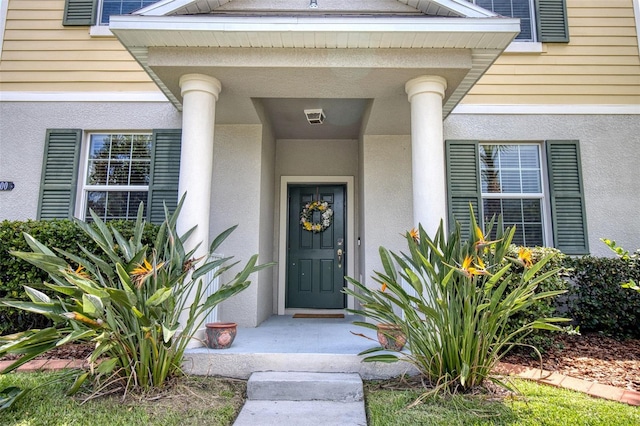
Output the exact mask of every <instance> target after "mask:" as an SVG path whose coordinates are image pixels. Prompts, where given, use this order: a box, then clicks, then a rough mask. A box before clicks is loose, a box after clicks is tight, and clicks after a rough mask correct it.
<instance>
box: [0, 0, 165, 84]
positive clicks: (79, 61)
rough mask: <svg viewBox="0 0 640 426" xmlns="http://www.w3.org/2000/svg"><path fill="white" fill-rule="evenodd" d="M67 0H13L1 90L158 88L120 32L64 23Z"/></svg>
mask: <svg viewBox="0 0 640 426" xmlns="http://www.w3.org/2000/svg"><path fill="white" fill-rule="evenodd" d="M64 3H65V2H64V0H46V1H35V0H9V8H8V11H7V21H6V28H5V34H4V44H3V47H2V62H1V63H0V82H1V83H0V90H7V91H45V92H64V91H73V92H76V91H88V92H96V91H110V92H111V91H135V92H147V91H148V92H157V91H158V88H157V87H156V85H155V84H154V83H153V82H152V81H151V79H150V78H149V76H147V74H146V73H145V72H144V71H143V70H142V68H141V67H140V66H139V65H138V64H137V62H135V60H134V59H133V58H132V57H131V55H130V54H129V52H127V51H126V49H125V48H124V47H123V46H122V45H121V44H120V42H118V40H117V39H116V38H115V37H91V36H90V35H89V27H64V26H63V25H62V15H63V11H64Z"/></svg>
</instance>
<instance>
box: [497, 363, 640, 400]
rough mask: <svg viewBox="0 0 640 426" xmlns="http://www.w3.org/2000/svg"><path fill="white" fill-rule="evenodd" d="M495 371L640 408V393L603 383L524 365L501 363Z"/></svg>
mask: <svg viewBox="0 0 640 426" xmlns="http://www.w3.org/2000/svg"><path fill="white" fill-rule="evenodd" d="M494 371H495V372H496V373H499V374H509V375H514V376H518V377H520V378H521V379H526V380H533V381H536V382H538V383H544V384H546V385H551V386H556V387H559V388H563V389H570V390H573V391H577V392H582V393H586V394H588V395H591V396H595V397H597V398H603V399H608V400H611V401H617V402H623V403H626V404H629V405H634V406H640V392H638V391H634V390H629V389H622V388H617V387H615V386H609V385H603V384H601V383H597V382H591V381H588V380H583V379H577V378H575V377H571V376H565V375H564V374H560V373H554V372H551V371H547V370H541V369H539V368H530V367H524V366H522V365H516V364H509V363H506V362H501V363H499V364H498V365H497V367H496V368H495V370H494Z"/></svg>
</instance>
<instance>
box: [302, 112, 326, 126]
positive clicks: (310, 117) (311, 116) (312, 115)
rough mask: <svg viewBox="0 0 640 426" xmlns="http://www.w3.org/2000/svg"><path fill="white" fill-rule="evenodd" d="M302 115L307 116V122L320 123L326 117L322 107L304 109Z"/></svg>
mask: <svg viewBox="0 0 640 426" xmlns="http://www.w3.org/2000/svg"><path fill="white" fill-rule="evenodd" d="M304 115H305V116H306V117H307V121H308V122H309V124H322V123H324V119H325V118H326V116H325V115H324V111H322V109H305V110H304Z"/></svg>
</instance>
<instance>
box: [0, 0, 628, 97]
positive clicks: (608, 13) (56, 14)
mask: <svg viewBox="0 0 640 426" xmlns="http://www.w3.org/2000/svg"><path fill="white" fill-rule="evenodd" d="M567 7H568V16H569V26H570V35H571V41H570V43H569V44H562V43H558V44H556V43H548V44H544V49H543V50H544V52H543V53H538V54H510V53H505V54H504V55H502V57H500V58H499V59H498V61H497V62H496V63H495V64H494V65H493V66H492V67H491V68H490V70H489V71H488V72H487V73H486V75H485V76H484V77H483V78H482V79H481V80H480V82H479V83H478V84H477V85H476V86H475V87H474V88H473V89H472V90H471V91H470V93H469V94H468V95H467V96H466V97H465V99H464V101H463V103H467V104H474V103H475V104H530V103H532V104H537V103H540V104H637V103H639V102H640V98H639V96H640V93H639V87H640V56H639V54H638V39H637V35H636V27H635V20H634V15H633V5H632V0H567ZM63 9H64V0H46V1H41V0H9V10H8V12H7V22H6V31H5V38H4V45H3V52H2V62H1V63H0V82H1V83H0V88H1V90H19V91H55V92H58V91H91V92H94V91H136V92H144V91H157V90H158V89H157V87H156V86H155V84H153V83H152V82H151V80H150V79H149V77H148V76H147V75H146V74H145V73H144V71H142V69H141V68H140V67H139V65H138V64H137V63H136V62H135V61H134V60H133V59H132V58H131V56H130V54H129V53H128V52H127V51H126V50H125V49H124V48H123V47H122V46H121V45H120V43H119V42H118V41H117V40H116V39H115V38H114V37H91V36H90V35H89V30H88V28H87V27H79V28H74V27H66V28H65V27H63V26H62V14H63Z"/></svg>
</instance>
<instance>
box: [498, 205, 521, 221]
mask: <svg viewBox="0 0 640 426" xmlns="http://www.w3.org/2000/svg"><path fill="white" fill-rule="evenodd" d="M502 219H503V220H504V221H505V222H515V223H522V201H521V200H502Z"/></svg>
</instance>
